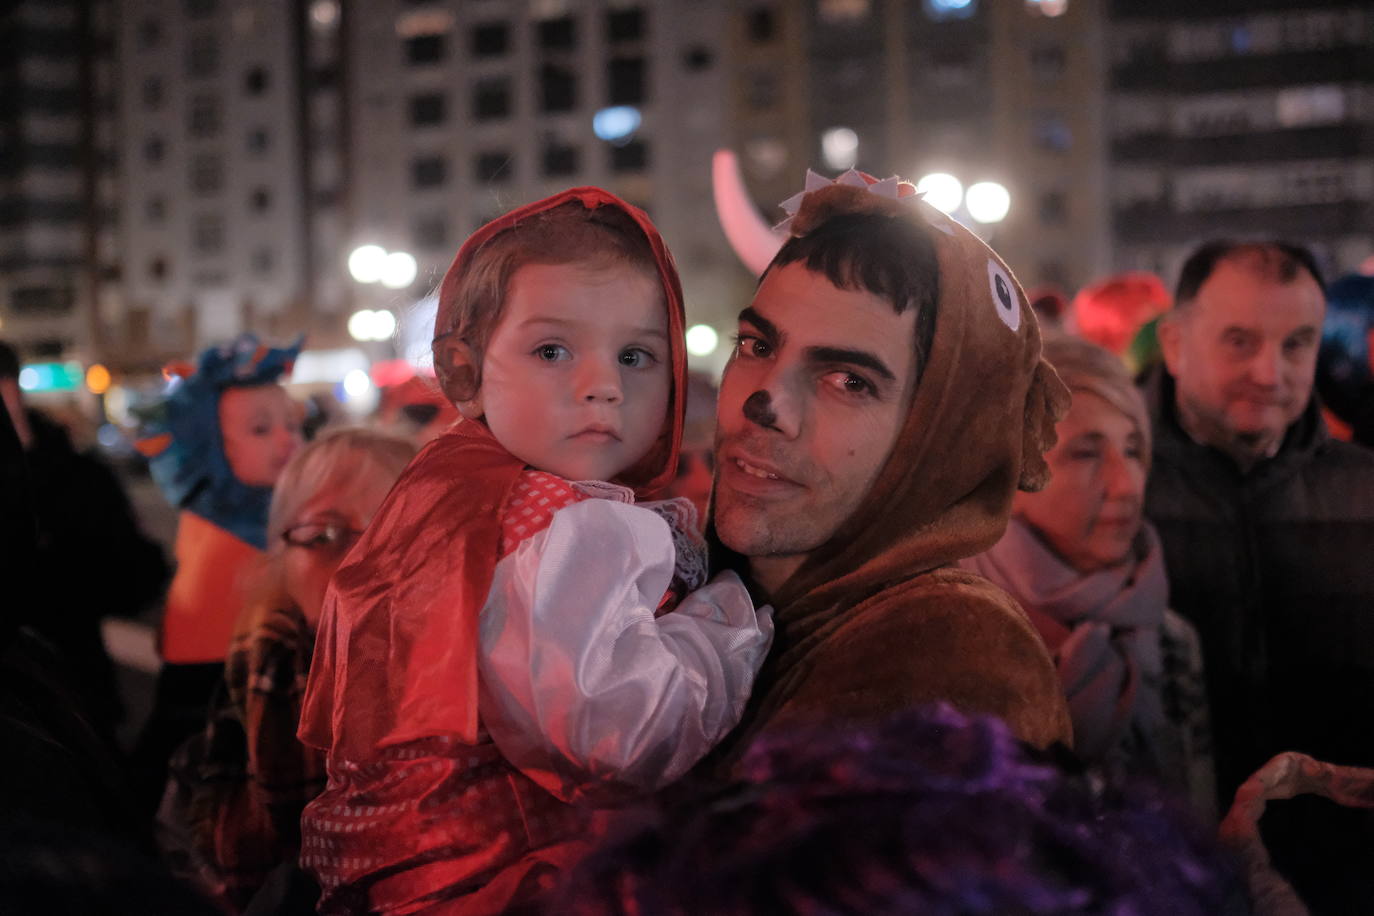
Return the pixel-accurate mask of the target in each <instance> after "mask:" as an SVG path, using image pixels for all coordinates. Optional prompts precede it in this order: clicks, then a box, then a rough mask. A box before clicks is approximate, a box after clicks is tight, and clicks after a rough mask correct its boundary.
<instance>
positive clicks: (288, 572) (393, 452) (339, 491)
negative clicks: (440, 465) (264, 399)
mask: <svg viewBox="0 0 1374 916" xmlns="http://www.w3.org/2000/svg"><path fill="white" fill-rule="evenodd" d="M414 454H415V450H414V448H413V447H412V446H411V445H410V444H409V443H407V442H405V441H403V440H400V439H395V438H392V437H389V436H383V435H381V434H378V433H374V432H370V431H367V430H362V429H345V430H339V431H336V432H331V433H326V434H324V435H322V436H321V437H320V438H319V439H316V440H315V441H314V442H312V443H311V444H309V445H307V446H306V447H304V448H303V449H301V450H300V451H299V452H298V453H297V454H296V455H295V456H294V457H293V458H292V459H291V461H290V463H289V464H287V466H286V468H285V469H284V470H283V471H282V474H281V477H280V479H279V480H278V482H277V485H276V488H275V489H274V490H273V493H272V503H271V509H270V511H269V514H268V522H267V536H268V551H267V554H266V558H265V561H264V563H263V565H262V568H261V570H260V574H259V576H258V578H257V581H256V588H253V589H250V590H249V594H250V598H249V600H248V603H247V606H246V607H245V608H244V611H243V613H242V614H240V615H239V619H238V622H237V624H236V626H235V630H234V638H233V641H232V643H231V644H230V648H229V656H228V658H227V660H226V662H225V669H224V675H225V677H224V683H223V684H222V685H221V687H220V690H219V693H218V695H217V697H216V700H215V702H214V704H213V705H212V708H211V714H210V719H209V722H208V723H207V725H206V728H205V730H204V732H203V733H201V734H199V735H196V736H195V737H193V738H192V739H191V740H190V741H188V742H187V743H186V744H185V745H184V746H183V747H182V748H181V750H180V751H179V752H178V753H177V755H176V756H175V757H174V758H173V760H172V765H171V770H172V772H171V779H170V782H169V786H168V791H167V794H166V796H165V798H164V800H163V806H162V812H161V814H160V820H161V821H162V824H163V826H164V827H165V828H167V829H166V830H164V831H163V833H164V836H165V838H166V839H165V846H166V847H167V853H168V855H169V858H171V859H172V860H173V862H172V864H173V865H174V867H175V868H176V869H177V870H178V871H179V872H181V873H182V874H183V876H184V877H188V878H190V879H192V880H194V881H195V883H196V884H198V885H199V886H200V887H201V888H202V889H204V890H206V891H208V892H209V893H210V894H211V895H213V896H214V897H216V898H218V899H219V901H220V902H221V903H223V904H224V905H226V906H228V907H229V908H231V909H232V910H233V911H235V912H237V911H241V910H242V909H243V908H244V907H245V906H246V905H247V904H248V902H249V900H251V899H252V897H253V895H254V894H255V893H256V892H257V891H258V890H259V889H260V888H261V887H262V885H263V884H264V882H265V881H266V880H267V879H268V876H269V875H270V874H271V873H272V872H273V871H274V870H277V869H278V868H279V867H280V866H282V865H283V864H286V863H291V864H292V865H294V863H295V861H296V858H297V855H298V854H299V851H300V850H299V847H300V815H301V809H302V808H303V807H304V806H305V804H306V803H307V802H309V801H310V800H311V799H312V798H314V797H315V796H316V795H317V794H318V793H319V792H320V790H321V789H323V788H324V784H325V771H324V759H323V757H322V755H320V754H318V753H317V752H315V751H314V750H312V749H309V748H306V747H305V746H304V745H302V744H301V743H300V742H299V741H298V740H297V739H296V725H297V723H298V721H299V719H300V700H301V694H302V692H303V691H304V689H305V681H306V675H307V673H308V671H309V667H310V658H311V655H312V654H313V651H314V643H315V628H316V625H317V624H318V622H319V616H320V609H321V607H322V606H323V604H324V593H325V589H326V588H327V586H328V585H329V579H330V577H331V576H332V575H333V574H334V570H335V569H337V568H338V566H339V564H340V563H341V562H342V561H343V558H344V556H345V555H346V554H347V553H348V550H349V548H350V547H352V546H353V544H354V542H355V541H357V539H358V537H359V536H360V535H361V534H362V532H363V529H364V528H366V527H367V524H368V522H370V521H371V519H372V515H373V513H374V512H376V510H377V507H378V506H380V505H381V503H382V499H383V498H384V497H385V496H386V494H387V491H388V490H390V489H391V485H392V484H393V483H395V482H396V478H397V477H399V476H400V474H401V471H402V470H403V469H404V468H405V466H406V464H407V463H408V462H409V461H410V459H411V458H412V457H413V456H414Z"/></svg>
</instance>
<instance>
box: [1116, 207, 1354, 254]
mask: <svg viewBox="0 0 1374 916" xmlns="http://www.w3.org/2000/svg"><path fill="white" fill-rule="evenodd" d="M1372 219H1374V206H1371V205H1370V204H1369V203H1368V202H1365V201H1355V200H1350V201H1342V202H1341V203H1334V204H1302V205H1289V206H1282V207H1245V208H1235V209H1224V210H1223V209H1216V210H1199V211H1193V212H1188V213H1180V212H1178V211H1175V210H1173V209H1172V208H1170V207H1167V206H1135V207H1130V208H1123V209H1118V210H1116V211H1115V212H1114V213H1113V214H1112V226H1113V229H1114V232H1115V235H1116V241H1117V242H1118V244H1158V243H1171V242H1172V243H1180V242H1182V243H1186V242H1193V241H1200V240H1202V239H1207V238H1219V237H1228V236H1234V237H1241V238H1253V237H1255V236H1271V237H1278V238H1286V239H1291V240H1293V241H1295V242H1299V243H1301V242H1303V241H1304V240H1305V239H1311V238H1321V237H1330V236H1337V235H1344V234H1347V233H1362V232H1366V231H1368V227H1369V225H1370V223H1371V220H1372Z"/></svg>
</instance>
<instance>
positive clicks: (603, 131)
mask: <svg viewBox="0 0 1374 916" xmlns="http://www.w3.org/2000/svg"><path fill="white" fill-rule="evenodd" d="M641 120H642V118H641V117H640V114H639V109H638V108H635V107H634V106H633V105H616V106H614V107H612V108H603V109H601V110H600V111H598V112H597V113H596V114H594V115H592V132H593V133H595V134H596V136H597V137H598V138H599V139H601V140H605V141H607V142H610V143H615V142H616V141H625V140H629V139H630V137H632V136H634V132H635V131H637V130H639V125H640V122H641Z"/></svg>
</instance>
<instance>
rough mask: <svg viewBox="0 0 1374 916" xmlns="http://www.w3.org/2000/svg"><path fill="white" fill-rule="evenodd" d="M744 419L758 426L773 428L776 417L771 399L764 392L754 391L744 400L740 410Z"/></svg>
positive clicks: (776, 420)
mask: <svg viewBox="0 0 1374 916" xmlns="http://www.w3.org/2000/svg"><path fill="white" fill-rule="evenodd" d="M742 412H743V413H744V417H745V419H746V420H749V421H750V422H752V423H757V424H758V425H759V426H765V427H769V426H773V425H774V424H776V423H777V422H778V415H777V413H775V412H774V410H773V399H772V397H771V396H770V395H769V394H768V392H766V391H755V392H754V393H753V394H751V395H749V397H747V398H745V400H744V406H743V408H742Z"/></svg>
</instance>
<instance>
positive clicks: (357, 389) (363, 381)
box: [343, 369, 372, 398]
mask: <svg viewBox="0 0 1374 916" xmlns="http://www.w3.org/2000/svg"><path fill="white" fill-rule="evenodd" d="M343 386H344V393H345V394H347V395H348V396H349V397H351V398H360V397H362V396H363V395H365V394H367V393H368V392H369V391H371V390H372V379H370V378H368V377H367V373H366V372H364V371H363V370H362V369H354V370H353V371H351V372H349V373H348V374H347V375H345V376H344V380H343Z"/></svg>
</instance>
